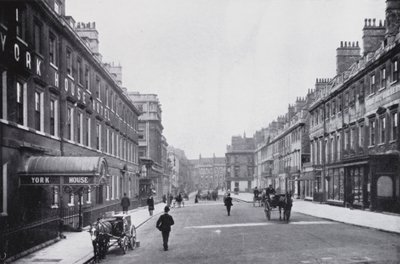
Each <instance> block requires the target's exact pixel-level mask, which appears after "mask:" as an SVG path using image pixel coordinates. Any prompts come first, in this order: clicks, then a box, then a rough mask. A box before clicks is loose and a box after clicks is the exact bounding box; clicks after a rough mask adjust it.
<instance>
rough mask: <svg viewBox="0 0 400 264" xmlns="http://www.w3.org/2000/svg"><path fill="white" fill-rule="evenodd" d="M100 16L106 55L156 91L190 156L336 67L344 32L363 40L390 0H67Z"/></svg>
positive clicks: (73, 8)
mask: <svg viewBox="0 0 400 264" xmlns="http://www.w3.org/2000/svg"><path fill="white" fill-rule="evenodd" d="M66 2H67V4H66V5H67V6H66V8H67V9H66V10H67V15H72V16H73V17H74V18H75V20H76V21H77V22H92V21H95V22H96V27H97V29H98V31H99V38H100V52H101V54H102V55H103V61H105V62H111V61H114V62H116V63H121V65H122V67H123V77H122V78H123V86H125V87H127V88H128V90H130V91H139V92H140V93H155V94H158V96H159V99H160V101H161V104H162V110H163V114H162V117H163V121H162V122H163V125H164V133H163V134H164V135H165V137H166V138H167V141H168V143H169V144H170V145H173V146H174V147H177V148H180V149H182V150H184V151H185V153H186V156H187V157H188V158H191V159H196V158H198V156H199V154H200V153H201V155H202V156H203V157H210V156H212V155H213V153H215V155H217V156H224V154H225V152H226V145H228V144H230V142H231V137H232V136H233V135H243V132H244V131H245V132H246V136H253V134H254V133H255V131H256V130H260V129H261V128H262V127H266V126H267V125H268V123H269V122H271V121H272V120H273V119H275V118H276V117H277V116H278V115H282V114H285V113H286V111H287V106H288V104H289V103H293V102H294V101H295V100H296V97H297V96H305V95H306V92H307V90H308V89H309V88H313V87H314V83H315V79H316V78H332V77H334V74H335V72H336V48H337V47H338V46H339V44H340V41H359V43H360V45H361V46H362V28H363V26H364V18H377V19H384V16H385V1H384V0H237V1H236V0H66Z"/></svg>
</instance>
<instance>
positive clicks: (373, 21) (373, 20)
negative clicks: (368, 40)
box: [372, 18, 376, 27]
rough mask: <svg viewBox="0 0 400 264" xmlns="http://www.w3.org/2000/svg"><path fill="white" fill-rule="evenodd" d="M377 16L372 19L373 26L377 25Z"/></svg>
mask: <svg viewBox="0 0 400 264" xmlns="http://www.w3.org/2000/svg"><path fill="white" fill-rule="evenodd" d="M375 20H376V19H375V18H374V19H372V23H373V26H374V27H375Z"/></svg>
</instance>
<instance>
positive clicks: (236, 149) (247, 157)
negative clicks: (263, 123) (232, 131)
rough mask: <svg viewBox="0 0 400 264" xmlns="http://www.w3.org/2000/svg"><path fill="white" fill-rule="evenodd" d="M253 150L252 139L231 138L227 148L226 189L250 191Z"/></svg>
mask: <svg viewBox="0 0 400 264" xmlns="http://www.w3.org/2000/svg"><path fill="white" fill-rule="evenodd" d="M254 150H255V143H254V139H253V138H248V137H246V135H245V134H244V135H243V137H242V136H233V137H232V141H231V145H228V146H227V152H226V153H225V158H226V174H225V182H226V188H227V189H228V190H231V191H250V190H251V189H252V185H253V182H254V170H255V163H254Z"/></svg>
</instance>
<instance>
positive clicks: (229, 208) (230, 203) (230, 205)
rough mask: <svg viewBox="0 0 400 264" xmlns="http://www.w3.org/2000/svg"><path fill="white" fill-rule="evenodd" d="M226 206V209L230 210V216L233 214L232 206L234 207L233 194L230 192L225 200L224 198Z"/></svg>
mask: <svg viewBox="0 0 400 264" xmlns="http://www.w3.org/2000/svg"><path fill="white" fill-rule="evenodd" d="M224 203H225V206H226V211H228V216H229V215H231V207H232V205H233V204H232V198H231V194H230V193H228V195H227V196H226V198H225V200H224Z"/></svg>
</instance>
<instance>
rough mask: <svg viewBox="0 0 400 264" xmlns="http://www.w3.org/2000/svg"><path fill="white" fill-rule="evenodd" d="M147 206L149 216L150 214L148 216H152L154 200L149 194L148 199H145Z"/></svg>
mask: <svg viewBox="0 0 400 264" xmlns="http://www.w3.org/2000/svg"><path fill="white" fill-rule="evenodd" d="M147 205H148V206H149V214H150V216H153V211H154V199H153V195H151V194H150V196H149V198H147Z"/></svg>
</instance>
